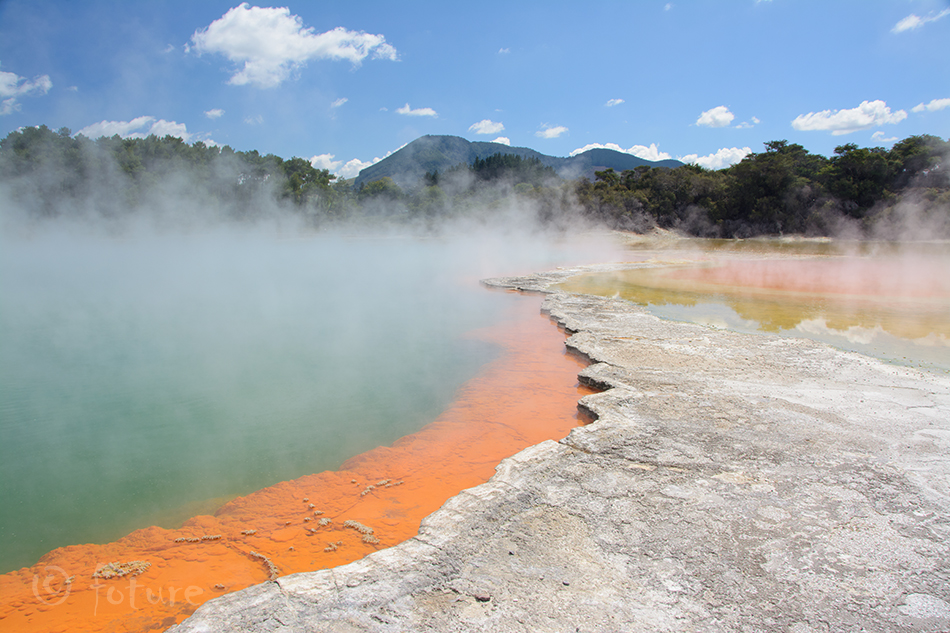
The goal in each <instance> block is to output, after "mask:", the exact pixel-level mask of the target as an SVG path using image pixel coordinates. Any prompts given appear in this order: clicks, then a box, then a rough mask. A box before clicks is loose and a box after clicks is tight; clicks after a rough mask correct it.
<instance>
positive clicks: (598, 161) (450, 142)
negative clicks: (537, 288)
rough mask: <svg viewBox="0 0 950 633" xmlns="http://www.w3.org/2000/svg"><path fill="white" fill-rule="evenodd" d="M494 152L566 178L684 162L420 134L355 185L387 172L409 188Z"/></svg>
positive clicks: (360, 178) (591, 176) (605, 150)
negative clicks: (563, 153)
mask: <svg viewBox="0 0 950 633" xmlns="http://www.w3.org/2000/svg"><path fill="white" fill-rule="evenodd" d="M493 154H512V155H515V156H520V157H521V158H537V159H538V160H539V161H541V163H542V164H543V165H546V166H548V167H551V168H553V169H554V170H555V171H556V172H557V174H558V175H559V176H561V177H562V178H567V179H574V178H581V177H583V176H586V177H587V178H593V177H594V172H595V171H598V170H602V169H606V168H608V167H611V168H613V169H614V170H616V171H623V170H624V169H633V168H635V167H638V166H640V165H647V166H649V167H670V168H673V167H679V166H680V165H682V164H683V163H681V162H680V161H678V160H663V161H658V162H653V161H648V160H644V159H642V158H638V157H636V156H633V155H631V154H624V153H623V152H615V151H613V150H609V149H592V150H588V151H586V152H584V153H582V154H578V155H577V156H571V157H567V158H561V157H557V156H546V155H545V154H542V153H540V152H536V151H535V150H533V149H530V148H527V147H509V146H508V145H502V144H501V143H486V142H481V141H476V142H472V141H468V140H466V139H464V138H461V137H458V136H423V137H420V138H417V139H416V140H414V141H413V142H411V143H409V144H408V145H406V146H405V147H403V148H402V149H400V150H399V151H396V152H393V153H392V154H391V155H390V156H388V157H386V158H384V159H383V160H381V161H379V162H378V163H376V164H375V165H371V166H369V167H367V168H366V169H364V170H363V171H361V172H360V173H359V176H357V177H356V181H355V183H354V184H355V186H356V187H357V188H358V187H359V186H360V185H361V184H364V183H369V182H373V181H374V180H379V179H380V178H385V177H386V176H389V177H390V178H392V179H393V181H394V182H395V183H396V184H397V185H399V186H400V187H401V188H402V189H411V188H413V187H415V186H417V185H418V184H419V181H420V180H421V179H422V177H423V175H425V173H426V172H431V171H438V172H444V171H445V170H446V169H449V168H450V167H455V166H456V165H458V164H460V163H465V164H469V165H470V164H471V163H472V161H474V160H475V159H476V158H487V157H489V156H491V155H493Z"/></svg>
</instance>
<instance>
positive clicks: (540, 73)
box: [0, 0, 950, 177]
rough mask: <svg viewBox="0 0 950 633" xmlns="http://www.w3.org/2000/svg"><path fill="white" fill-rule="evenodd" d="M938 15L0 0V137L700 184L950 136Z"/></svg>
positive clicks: (942, 26)
mask: <svg viewBox="0 0 950 633" xmlns="http://www.w3.org/2000/svg"><path fill="white" fill-rule="evenodd" d="M948 42H950V0H717V1H712V0H706V1H700V0H695V1H688V0H680V1H676V0H673V1H672V2H665V1H646V0H642V1H639V0H638V1H633V0H627V1H622V2H621V1H615V2H598V1H596V0H590V1H588V2H557V1H552V0H549V1H546V2H516V1H514V0H506V1H504V2H494V1H493V0H483V1H482V2H477V3H445V2H392V1H391V0H389V1H386V2H376V1H373V0H364V1H363V2H358V3H357V2H340V1H337V2H309V1H306V2H305V1H300V0H298V1H296V2H292V3H290V4H289V5H287V6H282V5H275V6H271V5H267V4H257V5H255V4H244V5H241V4H237V3H236V2H233V1H232V2H216V1H208V2H196V1H193V0H192V1H179V0H150V1H148V2H145V1H142V2H138V1H114V2H107V1H98V0H84V1H82V2H76V1H75V0H70V1H53V0H0V135H2V136H6V135H7V134H8V133H9V132H11V131H13V130H16V129H17V128H19V127H21V126H30V125H39V124H46V125H48V126H49V127H51V128H53V129H58V128H60V127H62V126H66V127H69V128H70V129H71V130H72V131H73V132H74V133H76V132H79V131H80V130H82V131H83V133H85V134H86V135H87V136H91V137H95V136H98V135H101V134H107V135H111V134H114V133H117V134H120V135H122V136H131V135H147V134H149V133H157V134H160V135H163V134H166V133H170V134H173V135H176V136H182V137H183V138H185V139H186V140H188V141H189V142H194V141H198V140H201V141H204V142H208V143H217V144H220V145H225V144H227V145H230V146H231V147H233V148H235V149H237V150H251V149H257V150H259V151H260V152H262V153H273V154H277V155H279V156H282V157H284V158H290V157H291V156H300V157H304V158H307V159H311V160H312V161H313V163H314V164H315V165H317V166H319V167H326V168H329V169H330V170H331V171H332V172H334V173H337V174H340V175H343V176H348V177H353V176H355V175H356V173H357V172H358V170H359V168H361V167H365V166H367V165H369V164H371V163H372V162H373V161H375V160H379V159H381V158H383V157H385V156H386V155H388V154H389V153H391V152H393V151H395V150H396V149H398V148H399V147H401V146H403V145H404V144H406V143H408V142H410V141H412V140H414V139H415V138H418V137H419V136H422V135H424V134H452V135H457V136H462V137H465V138H467V139H470V140H481V141H492V140H496V139H501V140H500V142H507V143H510V144H511V145H513V146H522V147H531V148H533V149H536V150H538V151H540V152H542V153H544V154H550V155H555V156H567V155H569V154H571V153H572V152H576V151H578V150H582V149H584V148H586V147H592V146H609V147H612V148H614V149H620V150H621V151H629V152H630V153H633V154H636V155H639V156H642V157H644V158H648V159H654V160H655V159H659V158H670V157H671V158H680V159H685V160H691V161H696V162H699V163H700V164H702V165H704V166H707V167H711V168H719V167H723V166H726V165H728V164H729V163H730V162H734V161H736V160H739V159H740V158H741V156H742V155H744V153H746V152H748V151H754V152H757V151H761V150H762V147H763V145H762V144H763V143H765V142H767V141H771V140H781V139H787V140H789V141H790V142H793V143H800V144H801V145H803V146H805V147H806V148H807V149H808V150H809V151H812V152H816V153H821V154H825V155H831V154H832V153H833V151H834V148H835V147H836V146H838V145H841V144H844V143H856V144H858V145H860V146H884V147H889V146H890V145H891V144H892V143H893V142H894V140H897V139H903V138H906V137H907V136H910V135H913V134H935V135H937V136H940V137H942V138H947V137H948V136H950V63H948V61H950V60H948V57H950V46H948Z"/></svg>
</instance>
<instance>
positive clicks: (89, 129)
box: [76, 116, 207, 144]
mask: <svg viewBox="0 0 950 633" xmlns="http://www.w3.org/2000/svg"><path fill="white" fill-rule="evenodd" d="M76 134H77V135H79V134H82V135H83V136H85V137H86V138H91V139H97V138H99V137H101V136H115V135H116V134H118V135H119V136H120V137H122V138H145V137H146V136H151V135H153V134H154V135H155V136H177V137H178V138H180V139H181V140H183V141H185V142H188V141H189V140H190V139H191V137H192V136H194V135H193V134H189V133H188V129H187V128H186V126H185V124H184V123H176V122H175V121H166V120H165V119H158V120H155V117H153V116H140V117H136V118H134V119H132V120H131V121H99V122H98V123H93V124H92V125H87V126H86V127H84V128H83V129H81V130H79V131H78V132H76ZM205 143H206V144H207V141H205Z"/></svg>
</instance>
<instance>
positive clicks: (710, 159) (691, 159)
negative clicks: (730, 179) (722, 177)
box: [677, 147, 752, 169]
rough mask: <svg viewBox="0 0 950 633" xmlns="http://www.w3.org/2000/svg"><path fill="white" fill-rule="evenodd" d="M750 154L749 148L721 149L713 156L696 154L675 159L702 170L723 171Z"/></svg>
mask: <svg viewBox="0 0 950 633" xmlns="http://www.w3.org/2000/svg"><path fill="white" fill-rule="evenodd" d="M751 153H752V148H750V147H742V148H739V147H723V148H722V149H720V150H719V151H717V152H716V153H715V154H708V155H706V156H700V155H698V154H688V155H686V156H678V157H677V158H678V159H679V160H681V161H683V162H684V163H693V164H695V165H699V166H700V167H702V168H704V169H725V168H726V167H729V166H730V165H735V164H736V163H738V162H740V161H741V160H742V159H743V158H745V157H746V156H748V155H749V154H751Z"/></svg>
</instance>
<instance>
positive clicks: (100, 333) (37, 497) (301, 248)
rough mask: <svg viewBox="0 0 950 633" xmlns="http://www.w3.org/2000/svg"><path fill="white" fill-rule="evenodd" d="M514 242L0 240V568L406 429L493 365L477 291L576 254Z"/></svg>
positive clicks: (295, 471) (289, 473) (209, 504)
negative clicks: (475, 332)
mask: <svg viewBox="0 0 950 633" xmlns="http://www.w3.org/2000/svg"><path fill="white" fill-rule="evenodd" d="M527 244H528V243H527V242H520V243H515V242H512V243H501V242H498V241H491V240H488V241H478V240H468V241H459V240H439V239H431V240H418V239H409V238H405V239H402V238H378V239H372V238H361V239H344V238H327V237H309V238H296V239H281V238H280V237H277V236H270V237H268V236H261V235H254V236H252V235H249V234H238V233H224V232H222V233H217V234H214V235H201V236H192V237H181V236H178V237H149V238H143V237H136V238H125V239H110V238H103V237H82V238H71V237H67V236H63V235H60V236H51V235H45V236H39V237H33V238H32V239H18V240H14V239H5V240H4V241H3V243H2V248H0V284H2V286H0V287H2V295H0V297H2V303H0V350H2V352H0V438H2V439H0V441H2V444H0V481H2V488H0V536H2V538H0V571H9V570H11V569H14V568H17V567H19V566H23V565H28V564H33V563H34V562H35V561H36V560H37V559H38V558H39V557H40V556H41V555H42V554H44V553H45V552H47V551H49V550H50V549H52V548H54V547H58V546H64V545H69V544H73V543H83V542H106V541H109V540H115V539H116V538H119V537H121V536H123V535H125V534H127V533H128V532H130V531H131V530H133V529H136V528H139V527H144V526H147V525H152V524H158V525H163V526H166V527H174V526H175V525H176V524H177V523H178V522H180V521H182V520H184V519H186V518H188V517H190V516H192V515H194V514H198V513H201V512H212V511H213V510H214V509H215V508H216V507H217V506H218V505H220V504H221V503H222V502H223V501H225V500H226V499H228V498H230V497H233V496H235V495H240V494H245V493H248V492H251V491H253V490H256V489H259V488H261V487H264V486H267V485H271V484H274V483H276V482H279V481H282V480H287V479H292V478H296V477H299V476H302V475H305V474H309V473H313V472H319V471H322V470H326V469H334V468H336V467H337V466H338V465H339V464H340V463H341V462H342V461H344V460H345V459H346V458H348V457H351V456H352V455H354V454H357V453H360V452H362V451H365V450H368V449H370V448H373V447H375V446H379V445H382V444H389V443H391V442H393V441H394V440H396V439H397V438H399V437H401V436H404V435H406V434H408V433H412V432H414V431H416V430H418V429H419V428H421V427H422V426H424V425H425V424H426V423H427V422H429V421H431V420H432V419H434V418H435V417H436V416H437V415H438V414H439V413H440V412H441V411H442V410H443V409H444V408H445V407H446V406H447V405H448V404H449V402H450V401H451V399H452V396H453V393H454V391H455V390H456V388H457V387H458V386H460V385H461V384H462V383H463V382H464V381H465V380H467V379H469V378H470V377H472V376H473V375H474V374H475V373H476V372H477V371H478V369H479V367H480V366H482V365H483V364H484V363H485V362H487V361H488V360H490V359H491V358H492V357H493V355H494V353H495V350H493V349H491V348H489V347H488V346H487V345H486V344H484V343H479V342H477V341H475V340H474V339H472V338H471V337H466V332H469V331H470V330H472V329H473V328H477V327H482V326H486V325H490V324H492V323H495V322H497V321H498V320H499V319H500V318H502V317H503V314H504V311H505V308H506V305H510V304H507V303H506V297H505V295H504V294H503V293H497V292H491V291H489V290H486V289H485V288H483V287H480V286H479V284H478V279H479V278H480V277H484V276H489V275H492V274H509V273H513V272H519V271H520V272H530V271H532V270H544V269H547V268H551V267H553V266H555V265H557V264H560V263H563V262H564V261H565V260H571V257H576V256H577V254H578V252H579V251H580V250H582V248H580V247H578V245H577V244H576V243H575V244H570V245H568V244H561V245H560V246H553V247H552V246H551V245H550V244H545V245H544V246H543V248H542V247H541V246H540V245H538V246H537V247H528V246H527ZM588 250H589V255H588V257H587V261H596V260H597V259H598V255H601V254H602V253H603V251H602V250H601V249H593V248H590V249H588ZM568 253H570V254H568Z"/></svg>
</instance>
